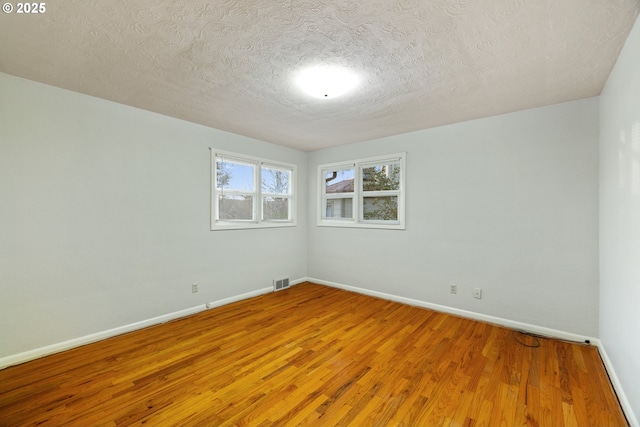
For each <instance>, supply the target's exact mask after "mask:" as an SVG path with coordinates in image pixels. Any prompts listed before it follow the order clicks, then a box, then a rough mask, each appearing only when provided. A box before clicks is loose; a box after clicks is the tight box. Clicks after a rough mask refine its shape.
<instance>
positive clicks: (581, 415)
mask: <svg viewBox="0 0 640 427" xmlns="http://www.w3.org/2000/svg"><path fill="white" fill-rule="evenodd" d="M516 338H517V340H516ZM518 341H522V342H524V343H525V344H528V345H533V344H534V339H533V338H532V337H529V336H522V335H519V334H516V333H514V332H513V331H511V330H509V329H505V328H501V327H497V326H493V325H489V324H485V323H480V322H475V321H471V320H466V319H462V318H458V317H454V316H450V315H447V314H442V313H437V312H433V311H430V310H425V309H422V308H416V307H411V306H407V305H402V304H399V303H395V302H390V301H385V300H382V299H377V298H372V297H368V296H364V295H359V294H354V293H350V292H346V291H343V290H338V289H332V288H328V287H324V286H320V285H315V284H310V283H305V284H301V285H298V286H294V287H292V288H290V289H287V290H284V291H280V292H276V293H272V294H267V295H263V296H260V297H257V298H253V299H249V300H245V301H241V302H237V303H234V304H230V305H227V306H224V307H219V308H216V309H213V310H208V311H205V312H202V313H199V314H197V315H194V316H191V317H188V318H185V319H181V320H177V321H174V322H170V323H167V324H164V325H158V326H154V327H151V328H147V329H144V330H140V331H136V332H132V333H129V334H125V335H121V336H118V337H115V338H111V339H108V340H105V341H101V342H98V343H95V344H90V345H86V346H83V347H80V348H77V349H73V350H70V351H66V352H64V353H59V354H55V355H52V356H48V357H45V358H42V359H38V360H35V361H31V362H28V363H24V364H22V365H18V366H14V367H10V368H7V369H4V370H2V371H0V425H1V426H11V427H15V426H30V425H41V426H82V427H87V426H124V425H142V424H146V425H150V426H226V425H251V426H267V425H282V426H288V425H305V426H321V425H322V426H347V425H350V426H374V425H375V426H394V425H401V426H468V427H471V426H520V425H529V426H540V427H542V426H554V427H555V426H597V427H606V426H616V427H619V426H627V423H626V421H625V418H624V416H623V414H622V412H621V409H620V406H619V404H618V402H617V400H616V397H615V395H614V393H613V391H612V388H611V385H610V383H609V380H608V377H607V375H606V373H605V371H604V368H603V365H602V362H601V360H600V358H599V356H598V353H597V350H596V349H595V347H592V346H588V345H583V344H570V343H566V342H561V341H556V340H551V339H539V344H540V345H539V347H537V348H533V347H528V346H524V345H522V344H521V343H519V342H518Z"/></svg>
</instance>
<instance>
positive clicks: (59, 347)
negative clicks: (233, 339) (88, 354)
mask: <svg viewBox="0 0 640 427" xmlns="http://www.w3.org/2000/svg"><path fill="white" fill-rule="evenodd" d="M301 282H304V280H297V281H295V282H292V283H301ZM272 291H273V288H262V289H258V290H256V291H251V292H247V293H244V294H240V295H236V296H233V297H229V298H224V299H221V300H217V301H212V302H209V303H207V304H201V305H197V306H195V307H191V308H187V309H184V310H179V311H175V312H173V313H168V314H164V315H162V316H157V317H153V318H151V319H147V320H142V321H140V322H135V323H131V324H129V325H123V326H120V327H117V328H113V329H109V330H107V331H102V332H97V333H95V334H90V335H86V336H83V337H79V338H74V339H71V340H68V341H63V342H60V343H56V344H52V345H48V346H45V347H40V348H36V349H33V350H29V351H25V352H23V353H18V354H14V355H11V356H6V357H3V358H0V369H4V368H6V367H9V366H13V365H18V364H20V363H24V362H28V361H30V360H34V359H38V358H40V357H43V356H48V355H50V354H54V353H59V352H61V351H65V350H70V349H72V348H75V347H80V346H82V345H86V344H90V343H93V342H96V341H102V340H104V339H107V338H112V337H115V336H117V335H121V334H125V333H127V332H133V331H136V330H138V329H142V328H147V327H149V326H153V325H158V324H160V323H166V322H169V321H171V320H175V319H179V318H181V317H186V316H190V315H192V314H195V313H199V312H201V311H204V310H206V309H207V308H215V307H220V306H223V305H226V304H231V303H233V302H236V301H241V300H244V299H248V298H253V297H256V296H258V295H262V294H266V293H269V292H272Z"/></svg>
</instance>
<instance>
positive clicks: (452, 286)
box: [449, 283, 458, 294]
mask: <svg viewBox="0 0 640 427" xmlns="http://www.w3.org/2000/svg"><path fill="white" fill-rule="evenodd" d="M449 293H450V294H457V293H458V285H456V284H455V283H449Z"/></svg>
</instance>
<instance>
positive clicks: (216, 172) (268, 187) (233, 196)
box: [211, 150, 296, 230]
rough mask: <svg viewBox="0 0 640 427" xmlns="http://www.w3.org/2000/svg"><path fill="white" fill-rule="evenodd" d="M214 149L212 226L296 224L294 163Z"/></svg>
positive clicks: (226, 227) (280, 225)
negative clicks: (289, 163)
mask: <svg viewBox="0 0 640 427" xmlns="http://www.w3.org/2000/svg"><path fill="white" fill-rule="evenodd" d="M211 153H212V171H213V173H212V185H211V187H212V193H213V194H212V201H211V229H212V230H221V229H238V228H262V227H282V226H292V225H295V200H294V179H295V170H296V167H295V166H294V165H288V164H284V163H278V162H272V161H267V160H264V159H259V158H254V157H248V156H244V155H240V154H232V153H224V152H219V151H215V150H212V151H211Z"/></svg>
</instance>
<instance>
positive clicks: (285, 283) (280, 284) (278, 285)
mask: <svg viewBox="0 0 640 427" xmlns="http://www.w3.org/2000/svg"><path fill="white" fill-rule="evenodd" d="M288 287H289V278H288V277H285V278H284V279H276V280H274V281H273V290H274V291H280V290H282V289H286V288H288Z"/></svg>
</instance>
